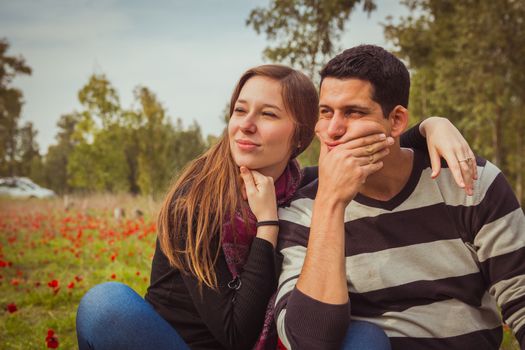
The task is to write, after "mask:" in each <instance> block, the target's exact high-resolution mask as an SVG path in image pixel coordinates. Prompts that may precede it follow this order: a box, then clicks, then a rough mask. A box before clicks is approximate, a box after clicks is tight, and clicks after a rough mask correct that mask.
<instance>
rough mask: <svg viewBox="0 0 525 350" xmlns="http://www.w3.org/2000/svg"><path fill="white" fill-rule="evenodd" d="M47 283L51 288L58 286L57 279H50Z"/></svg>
mask: <svg viewBox="0 0 525 350" xmlns="http://www.w3.org/2000/svg"><path fill="white" fill-rule="evenodd" d="M47 285H48V286H49V287H51V288H56V287H58V281H57V280H52V281H51V282H49V283H48V284H47Z"/></svg>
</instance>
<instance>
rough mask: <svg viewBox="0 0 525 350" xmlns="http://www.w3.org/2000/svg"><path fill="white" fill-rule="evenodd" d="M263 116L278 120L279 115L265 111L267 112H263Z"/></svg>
mask: <svg viewBox="0 0 525 350" xmlns="http://www.w3.org/2000/svg"><path fill="white" fill-rule="evenodd" d="M262 115H265V116H267V117H272V118H277V114H275V113H273V112H268V111H265V112H262Z"/></svg>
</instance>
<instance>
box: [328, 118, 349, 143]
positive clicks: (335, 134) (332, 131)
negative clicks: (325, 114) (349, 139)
mask: <svg viewBox="0 0 525 350" xmlns="http://www.w3.org/2000/svg"><path fill="white" fill-rule="evenodd" d="M346 127H347V125H346V122H345V120H344V118H343V117H342V116H340V115H338V114H335V115H334V116H333V117H332V119H330V124H328V130H327V136H328V137H330V138H331V139H333V140H337V139H339V138H341V137H342V136H343V135H344V134H345V133H346Z"/></svg>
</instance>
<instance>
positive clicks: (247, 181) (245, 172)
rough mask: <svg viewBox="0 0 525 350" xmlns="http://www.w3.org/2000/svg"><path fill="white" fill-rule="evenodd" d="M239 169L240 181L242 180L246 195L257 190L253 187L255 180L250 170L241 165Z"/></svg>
mask: <svg viewBox="0 0 525 350" xmlns="http://www.w3.org/2000/svg"><path fill="white" fill-rule="evenodd" d="M240 171H241V178H242V181H243V182H244V187H245V191H246V195H247V196H249V195H250V194H252V193H254V192H255V191H257V189H256V187H255V181H254V179H253V176H252V172H251V171H250V170H249V169H248V168H246V167H245V166H241V168H240Z"/></svg>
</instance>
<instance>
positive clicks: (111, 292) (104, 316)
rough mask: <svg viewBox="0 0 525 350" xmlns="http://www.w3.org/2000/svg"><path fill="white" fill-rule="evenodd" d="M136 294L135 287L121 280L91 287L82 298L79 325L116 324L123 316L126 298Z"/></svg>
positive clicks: (98, 326) (103, 325) (78, 317)
mask: <svg viewBox="0 0 525 350" xmlns="http://www.w3.org/2000/svg"><path fill="white" fill-rule="evenodd" d="M133 294H135V292H134V291H133V289H131V288H130V287H128V286H126V285H125V284H122V283H119V282H106V283H102V284H99V285H96V286H94V287H93V288H91V289H90V290H89V291H88V292H87V293H86V294H85V295H84V297H83V298H82V299H81V300H80V304H79V306H78V311H77V327H78V326H82V325H85V326H87V327H92V326H97V328H100V327H105V326H108V325H109V324H115V323H116V322H117V321H118V319H119V318H120V317H119V316H122V312H123V311H124V310H123V308H125V306H126V300H127V299H129V298H130V296H132V295H133Z"/></svg>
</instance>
